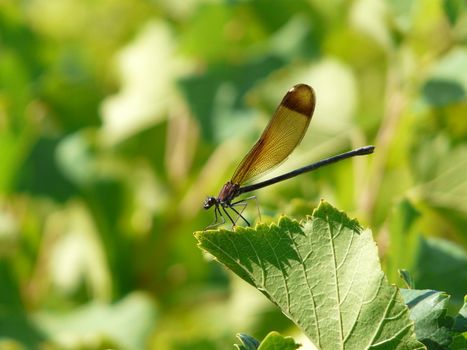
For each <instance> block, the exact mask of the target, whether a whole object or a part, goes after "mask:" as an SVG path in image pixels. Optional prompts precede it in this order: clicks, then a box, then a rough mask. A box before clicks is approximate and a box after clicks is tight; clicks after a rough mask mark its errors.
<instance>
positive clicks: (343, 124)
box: [0, 0, 467, 350]
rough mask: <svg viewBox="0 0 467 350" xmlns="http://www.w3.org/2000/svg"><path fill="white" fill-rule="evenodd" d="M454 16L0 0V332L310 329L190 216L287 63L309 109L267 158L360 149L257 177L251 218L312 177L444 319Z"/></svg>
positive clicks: (455, 106) (449, 289)
mask: <svg viewBox="0 0 467 350" xmlns="http://www.w3.org/2000/svg"><path fill="white" fill-rule="evenodd" d="M466 23H467V11H466V4H465V1H463V0H433V1H423V0H410V1H408V0H397V1H395V0H394V1H393V0H391V1H386V0H356V1H350V0H346V1H318V0H311V1H310V0H294V1H289V0H275V1H268V0H249V1H225V0H224V1H222V0H221V1H205V0H190V1H186V0H158V1H149V0H131V1H129V0H95V1H79V0H59V1H50V0H29V1H16V0H3V1H2V3H1V6H0V348H2V347H7V348H24V349H36V348H44V349H56V348H59V349H62V348H64V347H65V346H66V348H67V349H82V348H100V347H102V348H105V347H128V349H129V350H132V349H141V348H148V349H167V350H181V349H183V350H187V349H189V350H193V349H202V350H206V349H213V350H215V349H226V348H229V347H230V348H231V347H232V343H233V342H234V341H235V340H234V334H236V333H237V332H239V331H240V330H241V331H242V332H245V333H247V334H251V335H252V336H254V337H255V338H256V339H265V338H266V337H267V335H268V334H269V333H270V332H271V331H273V330H275V331H278V332H280V333H281V334H283V335H284V336H293V337H294V338H296V339H300V341H299V342H300V343H302V347H301V348H303V349H307V347H308V348H309V347H310V346H309V344H307V339H306V338H304V337H301V334H300V333H301V330H299V329H298V328H297V327H295V326H294V324H293V323H292V322H291V321H290V320H289V319H287V318H286V317H285V316H283V315H282V314H281V313H280V311H278V309H277V308H274V307H273V306H272V305H271V303H269V302H268V300H267V299H266V298H264V297H263V295H261V294H260V293H256V289H254V288H253V287H251V286H250V285H248V284H246V283H243V281H242V280H240V279H239V278H237V277H236V276H235V275H233V274H230V273H228V272H226V271H225V269H223V268H222V266H219V264H217V263H215V262H212V261H209V260H208V261H207V260H206V259H205V257H204V256H203V255H202V254H200V252H199V249H197V247H196V244H195V240H194V239H193V237H192V236H191V234H190V233H191V232H194V231H197V230H200V229H202V228H203V227H206V226H207V225H208V224H209V223H210V222H211V220H212V216H211V214H212V213H206V212H204V211H203V209H202V202H203V199H204V198H205V196H206V195H216V194H217V193H218V191H219V189H220V188H221V186H222V185H223V184H224V183H225V182H226V181H228V179H229V178H230V176H231V175H232V172H233V170H234V169H235V167H236V166H237V164H238V163H239V162H240V160H241V158H242V156H243V155H244V154H245V153H246V152H247V151H248V149H249V148H250V147H251V145H252V144H253V143H254V142H255V140H256V138H257V137H258V135H259V134H260V132H261V130H263V128H264V126H265V125H266V123H267V121H268V120H269V118H270V116H271V114H272V113H273V112H274V110H275V108H276V107H277V104H278V102H279V101H280V99H281V98H282V96H283V95H284V93H285V92H286V91H287V90H288V89H289V88H290V87H291V86H293V85H294V84H297V83H307V84H310V85H311V86H313V88H314V89H315V91H316V94H317V106H316V112H315V114H314V116H313V120H312V122H311V124H310V130H309V132H308V133H307V135H306V136H305V137H304V139H303V141H302V143H301V145H300V146H299V147H298V148H297V150H296V151H295V152H294V153H293V155H291V157H290V159H289V160H288V161H287V162H284V164H283V165H281V167H278V168H277V170H275V173H274V174H271V175H276V174H279V173H282V172H285V171H287V170H291V169H293V168H297V167H299V166H303V165H306V164H309V163H311V162H313V161H316V160H319V159H322V158H324V157H326V156H329V155H333V154H336V153H340V152H343V151H345V150H348V149H351V148H356V147H359V146H362V145H366V144H374V145H375V146H376V152H375V153H374V154H373V155H371V156H369V157H364V158H359V159H352V160H347V161H345V162H342V163H339V164H335V165H333V166H331V167H328V168H323V169H320V170H319V171H317V172H314V173H310V174H306V175H303V176H300V177H297V178H295V179H293V180H291V181H288V182H286V183H281V184H277V185H276V186H273V187H270V188H268V189H263V190H261V191H257V193H255V195H257V196H258V203H259V208H260V211H261V217H262V221H263V223H268V222H275V219H276V218H277V217H278V216H279V215H280V214H286V215H288V216H290V217H293V218H295V219H300V218H305V216H306V214H309V213H310V212H311V210H312V208H315V207H316V206H317V204H318V203H319V201H320V200H321V199H323V198H324V199H325V200H326V201H328V202H330V203H333V205H335V206H336V207H338V208H340V209H342V210H343V211H345V212H347V213H349V215H352V216H355V217H358V218H359V220H360V222H362V223H364V226H365V227H370V228H371V230H372V232H373V235H374V239H375V240H376V241H377V242H378V247H379V256H380V258H381V264H382V266H383V270H384V272H385V274H386V275H387V276H388V280H389V281H390V282H391V283H397V284H402V283H403V282H402V281H401V280H400V278H399V277H398V273H397V272H398V271H399V269H405V270H406V271H407V272H409V273H410V275H411V276H412V279H413V284H414V288H419V289H420V288H426V289H430V290H433V289H435V290H439V291H444V292H446V293H447V294H449V295H450V296H451V299H450V303H449V306H448V314H449V315H452V317H454V319H455V320H459V319H460V318H455V316H454V313H455V312H457V310H458V308H459V307H460V306H461V304H462V300H463V299H462V298H463V296H464V295H465V292H466V288H465V286H466V285H467V281H466V276H465V271H466V270H467V268H466V267H465V262H466V260H465V254H466V253H465V248H466V246H467V234H466V232H467V231H466V229H465V228H466V227H467V202H466V200H465V198H467V177H466V176H465V174H466V173H467V119H466V118H465V116H466V115H467V98H466V91H467V70H466V69H465V66H466V65H467V60H466V57H467V54H466V52H467V26H466ZM245 215H246V216H247V218H248V219H249V220H251V222H254V220H255V218H257V214H256V209H255V208H254V206H253V205H252V206H249V207H248V208H247V209H246V210H245ZM365 234H366V233H365ZM359 237H360V236H359ZM323 249H324V247H323ZM134 296H143V297H141V298H139V299H138V298H137V300H138V301H136V302H129V301H131V300H134V299H133V297H134ZM143 309H144V310H143ZM96 310H97V311H96ZM155 310H156V311H157V312H156V311H155ZM133 317H134V318H133ZM110 318H112V319H115V322H120V321H121V322H122V323H123V324H125V325H126V324H129V323H131V325H128V327H125V326H124V325H121V324H118V325H117V324H114V323H113V322H112V321H111V320H110V321H109V319H110ZM103 319H106V322H104V321H101V320H103ZM39 320H41V321H39ZM42 320H47V322H45V321H44V322H42ZM62 321H63V322H62ZM458 322H461V321H458ZM101 323H108V324H109V325H112V328H115V330H117V332H112V331H111V330H109V329H107V328H106V327H105V326H103V325H102V324H101ZM461 324H462V323H461ZM65 328H66V329H65ZM87 334H90V335H91V336H90V337H94V338H93V339H95V341H93V340H92V339H91V340H90V339H89V338H88V337H87ZM298 337H301V338H298ZM64 338H66V339H67V340H68V341H66V342H64V341H63V339H64ZM83 338H84V340H83ZM123 338H125V339H124V340H123ZM452 339H453V340H452V343H451V345H450V346H451V347H452V348H455V347H457V349H463V348H465V347H466V346H465V342H466V341H465V339H466V336H465V333H456V334H454V335H452ZM65 343H66V344H65Z"/></svg>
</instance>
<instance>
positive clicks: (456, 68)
mask: <svg viewBox="0 0 467 350" xmlns="http://www.w3.org/2000/svg"><path fill="white" fill-rule="evenodd" d="M466 64H467V50H466V49H465V48H463V47H455V48H453V49H452V50H450V51H449V52H448V53H447V54H446V55H444V56H443V58H442V59H441V60H440V61H439V62H437V63H436V65H434V67H433V69H432V72H431V73H430V76H429V78H428V80H427V81H426V82H425V85H424V86H423V89H422V94H423V97H424V99H425V100H426V102H427V103H428V104H429V105H431V106H435V107H442V106H447V105H450V104H454V103H457V102H462V101H465V98H466V96H467V95H466V91H467V74H466V73H465V72H464V70H463V69H462V68H463V67H465V66H466Z"/></svg>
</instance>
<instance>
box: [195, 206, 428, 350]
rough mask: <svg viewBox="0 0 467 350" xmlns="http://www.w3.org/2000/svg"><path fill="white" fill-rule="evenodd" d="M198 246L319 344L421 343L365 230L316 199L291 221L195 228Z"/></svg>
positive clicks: (354, 346)
mask: <svg viewBox="0 0 467 350" xmlns="http://www.w3.org/2000/svg"><path fill="white" fill-rule="evenodd" d="M196 238H197V239H198V241H199V245H200V247H201V248H203V249H204V250H206V251H208V252H209V253H210V254H212V255H213V256H214V257H215V258H216V259H217V260H218V261H219V262H221V263H222V264H224V265H225V266H227V267H228V268H229V269H231V270H232V271H234V272H235V273H236V274H237V275H239V276H240V277H241V278H243V279H244V280H245V281H247V282H248V283H250V284H252V285H253V286H255V287H256V288H257V289H258V290H260V291H261V292H262V293H263V294H264V295H266V296H267V297H268V298H269V299H270V300H271V301H272V302H273V303H274V304H276V305H277V306H278V307H280V308H281V310H282V312H284V313H285V314H286V315H287V316H288V317H289V318H290V319H291V320H293V321H294V322H295V323H296V324H297V325H299V326H300V328H301V329H302V330H303V331H304V332H305V333H306V334H307V336H308V337H309V338H310V339H311V340H312V341H313V343H314V344H315V345H316V346H318V347H319V348H320V349H335V348H336V347H339V348H348V349H360V348H366V347H369V346H380V347H381V348H387V349H389V348H390V349H402V348H403V349H422V348H423V346H422V345H421V344H420V343H418V342H417V341H416V340H415V337H414V334H413V324H412V322H411V321H410V319H409V317H408V309H407V308H406V306H405V305H404V303H403V302H402V298H401V296H400V295H399V293H398V289H397V288H396V287H395V286H391V285H389V284H388V282H387V280H386V277H385V276H384V274H383V272H382V271H381V268H380V266H379V261H378V255H377V249H376V245H375V243H374V241H373V240H372V238H371V232H370V231H368V230H365V231H363V230H362V229H361V228H360V226H359V224H358V223H357V222H356V221H355V220H351V219H349V218H348V217H347V216H346V215H345V214H344V213H342V212H339V211H337V210H336V209H335V208H333V207H332V206H330V205H329V204H327V203H326V202H322V203H321V204H320V206H319V207H318V208H317V209H316V210H315V211H314V213H313V215H312V217H310V218H309V219H308V220H307V221H305V222H303V223H302V224H299V223H298V222H296V221H293V220H290V219H288V218H286V217H283V218H282V219H281V220H280V221H279V223H278V224H277V225H271V226H268V225H259V226H257V227H256V228H255V229H252V228H241V227H239V228H237V229H236V230H235V231H227V230H217V231H204V232H197V233H196Z"/></svg>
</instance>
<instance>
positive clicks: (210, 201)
mask: <svg viewBox="0 0 467 350" xmlns="http://www.w3.org/2000/svg"><path fill="white" fill-rule="evenodd" d="M214 204H216V199H215V198H214V197H208V198H206V200H205V201H204V209H209V208H211V207H212V206H213V205H214Z"/></svg>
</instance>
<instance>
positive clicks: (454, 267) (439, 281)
mask: <svg viewBox="0 0 467 350" xmlns="http://www.w3.org/2000/svg"><path fill="white" fill-rule="evenodd" d="M419 240H420V242H419V247H418V254H417V257H416V261H415V263H414V266H413V267H412V268H411V269H410V270H411V272H412V276H413V279H414V285H415V286H416V287H417V288H420V289H422V288H423V289H428V288H433V289H435V290H443V291H446V292H447V293H449V294H450V295H451V296H452V298H453V300H454V301H455V302H457V303H459V305H460V304H461V303H462V300H463V297H464V294H465V291H466V283H467V253H466V252H465V250H464V249H463V248H462V247H461V246H459V245H457V244H455V243H453V242H450V241H447V240H444V239H439V238H429V239H426V238H423V237H420V239H419Z"/></svg>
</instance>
